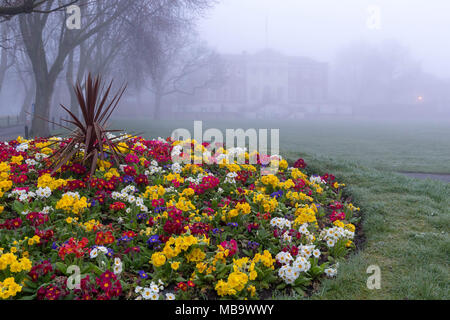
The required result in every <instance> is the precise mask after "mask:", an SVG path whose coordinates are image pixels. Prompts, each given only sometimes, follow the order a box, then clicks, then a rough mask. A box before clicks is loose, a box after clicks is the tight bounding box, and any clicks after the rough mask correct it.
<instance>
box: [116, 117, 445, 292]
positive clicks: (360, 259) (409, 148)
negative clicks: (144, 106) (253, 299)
mask: <svg viewBox="0 0 450 320" xmlns="http://www.w3.org/2000/svg"><path fill="white" fill-rule="evenodd" d="M112 126H113V127H114V128H120V129H125V130H126V131H127V132H129V133H139V134H141V135H142V136H145V137H158V136H161V137H167V136H170V135H171V133H172V131H173V130H174V129H177V128H186V129H188V130H190V131H191V132H193V121H159V122H156V123H155V122H154V121H151V120H148V119H121V120H115V121H114V122H113V124H112ZM212 127H214V128H219V129H222V130H224V129H225V128H243V129H248V128H267V129H270V128H279V129H280V148H281V153H282V154H283V155H285V156H286V157H287V158H289V159H291V160H295V159H297V158H298V157H303V158H304V159H305V160H306V161H307V163H308V164H309V167H308V169H309V170H310V171H313V172H317V173H325V172H330V173H332V174H334V175H336V176H337V178H338V181H339V182H343V183H346V184H347V186H348V187H347V189H346V190H347V194H348V196H350V197H352V199H353V201H354V203H355V204H357V205H358V206H360V207H361V210H362V211H363V223H362V225H363V231H364V234H365V237H366V242H365V244H364V247H363V248H362V249H361V250H359V251H358V252H356V253H354V254H352V255H351V257H349V259H348V260H347V261H346V262H344V263H341V265H340V269H339V275H338V277H337V279H331V280H325V281H324V282H323V284H322V286H321V287H320V288H319V289H318V290H317V291H316V292H315V293H314V294H313V296H312V298H313V299H449V298H450V294H449V292H450V268H449V265H450V261H449V260H450V238H449V234H448V231H449V225H450V184H446V183H444V182H439V181H432V180H417V179H412V178H408V177H405V176H403V175H401V174H398V173H396V172H399V171H412V172H427V173H433V172H434V173H450V122H449V121H447V122H444V121H440V122H438V121H434V122H433V121H427V122H419V121H416V122H408V123H398V122H394V121H383V122H382V121H368V120H361V121H352V120H325V119H324V120H301V121H296V122H294V121H286V122H283V123H274V122H268V121H259V122H249V121H234V122H230V121H204V122H203V128H204V129H203V130H206V129H207V128H212ZM369 265H378V266H379V267H380V268H381V289H380V290H369V289H367V287H366V281H367V278H368V276H369V274H367V273H366V270H367V267H368V266H369ZM276 298H284V299H285V298H299V297H284V296H283V297H276Z"/></svg>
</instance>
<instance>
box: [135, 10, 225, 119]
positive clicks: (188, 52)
mask: <svg viewBox="0 0 450 320" xmlns="http://www.w3.org/2000/svg"><path fill="white" fill-rule="evenodd" d="M195 17H196V16H195V14H194V15H186V14H185V12H184V11H178V10H174V11H171V12H169V13H167V12H166V14H165V15H164V16H161V15H157V16H155V17H151V18H149V17H148V16H146V17H145V19H144V20H143V21H142V20H139V19H137V20H134V21H128V23H129V26H130V30H131V31H130V32H129V33H130V40H129V48H130V49H129V50H128V51H129V52H131V53H132V54H128V64H126V65H127V67H128V68H129V69H130V70H132V71H131V72H132V73H133V78H134V80H135V82H136V83H135V84H136V87H146V86H145V83H146V82H147V80H149V82H150V87H146V88H147V89H149V90H150V91H151V92H152V94H153V96H154V103H153V117H154V118H155V119H159V118H160V116H161V109H162V100H163V98H164V97H166V96H169V95H172V94H176V93H184V94H189V95H192V94H194V93H195V92H196V90H198V89H202V88H206V87H208V86H211V85H213V84H215V83H216V82H218V81H220V80H219V79H220V77H221V72H220V71H221V68H220V67H219V66H220V65H221V63H220V59H219V57H218V55H217V54H216V53H215V52H214V51H213V50H211V49H210V48H208V47H207V46H205V45H204V44H202V43H200V42H199V41H198V37H197V35H196V32H195V29H194V21H195ZM200 73H201V74H203V75H202V76H197V77H196V76H195V75H199V74H200ZM188 79H189V81H187V80H188Z"/></svg>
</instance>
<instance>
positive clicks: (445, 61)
mask: <svg viewBox="0 0 450 320" xmlns="http://www.w3.org/2000/svg"><path fill="white" fill-rule="evenodd" d="M219 1H220V2H219V3H218V4H217V5H216V6H215V7H214V8H213V9H212V10H211V11H210V12H208V13H207V15H206V17H205V18H204V19H202V20H201V21H200V24H199V31H200V34H201V36H202V37H203V38H204V39H205V40H207V41H208V42H209V44H210V45H211V46H213V47H214V48H215V49H217V50H218V51H220V52H224V53H240V52H242V51H249V52H254V51H256V50H258V49H261V48H264V47H265V46H266V32H265V29H266V27H265V26H266V17H268V19H267V20H268V26H269V27H268V30H269V32H268V43H269V47H271V48H274V49H278V50H280V51H282V52H284V53H286V54H292V55H303V56H311V57H315V58H317V59H318V60H321V61H325V62H331V61H332V60H333V58H334V57H335V54H336V52H337V50H338V49H339V48H341V47H342V46H345V45H347V44H349V43H350V42H352V41H359V40H364V41H369V42H379V41H381V40H383V39H397V40H399V41H400V42H401V43H402V44H404V45H406V46H408V47H409V48H410V49H411V53H412V55H413V56H414V57H415V58H416V59H417V60H419V61H421V62H422V66H423V68H424V70H426V71H429V72H431V73H434V74H436V75H439V76H442V77H450V0H219ZM370 6H377V7H378V8H379V9H380V14H381V15H380V18H381V19H380V23H381V24H380V29H374V28H369V27H368V20H369V16H370V13H369V10H368V8H369V7H370ZM372 25H373V24H372Z"/></svg>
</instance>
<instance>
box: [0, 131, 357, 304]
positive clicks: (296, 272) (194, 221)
mask: <svg viewBox="0 0 450 320" xmlns="http://www.w3.org/2000/svg"><path fill="white" fill-rule="evenodd" d="M55 141H56V142H57V143H56V144H53V145H51V144H52V143H54V142H55ZM66 143H67V141H66V140H62V139H60V138H52V139H50V140H46V139H36V140H29V141H26V140H22V139H21V138H20V137H19V138H18V139H17V140H16V141H10V142H9V143H0V199H1V202H0V203H1V205H0V299H46V300H57V299H119V298H120V299H155V300H156V299H175V298H176V299H219V298H225V299H260V298H271V297H272V293H273V292H275V291H278V292H284V293H287V294H289V293H290V292H292V291H293V290H294V291H296V292H298V293H299V294H304V292H305V290H307V289H309V288H312V287H313V285H314V283H317V282H319V281H320V279H321V278H323V277H327V276H328V277H333V276H335V275H336V273H337V266H338V262H339V260H340V259H343V258H345V256H346V255H347V253H348V251H349V250H351V249H352V248H353V247H354V244H353V242H352V240H353V238H354V235H355V222H357V221H358V219H359V217H358V211H359V209H358V208H355V207H354V206H353V205H352V204H351V203H347V202H345V201H344V200H343V199H342V194H341V193H342V187H343V186H344V185H342V184H339V183H338V182H336V181H335V178H334V176H332V175H330V174H325V175H323V176H308V175H307V173H306V169H305V167H306V164H305V163H304V161H303V160H301V159H299V160H298V161H297V162H296V163H295V164H294V165H293V166H292V167H289V166H288V163H287V162H286V161H285V160H282V158H281V157H280V156H272V157H271V158H270V160H271V161H273V162H276V164H278V166H279V171H278V172H277V173H276V174H269V175H261V172H262V171H261V169H264V168H265V166H263V165H261V164H260V162H258V163H259V164H258V165H248V164H241V165H238V164H236V163H233V162H231V161H230V159H229V158H231V157H230V155H239V154H244V151H243V150H240V149H233V150H228V151H225V150H223V149H222V148H221V149H219V150H217V152H216V153H215V154H214V155H211V154H210V153H208V152H207V150H206V147H208V144H206V143H205V144H203V145H198V144H197V143H196V142H195V141H185V142H179V141H175V142H174V141H171V140H170V139H167V140H163V139H158V140H151V141H149V140H144V139H142V138H137V137H135V138H131V139H127V140H124V141H123V142H122V143H121V144H119V148H120V149H121V151H122V152H123V153H125V154H126V158H125V162H126V163H124V164H123V165H120V166H118V165H116V164H115V163H114V162H113V161H111V162H109V161H102V160H98V167H97V170H96V171H95V175H94V176H93V177H89V170H88V168H86V167H84V166H83V165H81V164H80V163H81V162H78V161H72V162H68V163H67V164H66V165H64V166H62V168H61V169H60V170H58V172H57V173H56V174H54V175H53V176H52V175H50V172H51V171H50V169H49V168H50V165H51V159H50V156H51V155H52V154H53V153H54V152H55V150H57V149H59V148H61V147H63V146H64V145H65V144H66ZM183 144H187V145H189V144H190V145H191V146H192V150H200V151H201V152H202V153H203V156H204V158H205V160H207V161H208V164H203V165H194V164H185V165H183V164H181V165H180V164H178V163H172V160H171V159H172V158H173V157H184V158H186V156H187V157H189V154H187V155H186V154H183V153H181V146H182V145H183ZM245 156H246V158H247V159H248V158H249V156H253V155H248V154H246V153H245ZM192 157H193V155H192ZM257 157H258V161H260V160H261V159H262V158H263V156H262V155H261V157H260V155H257Z"/></svg>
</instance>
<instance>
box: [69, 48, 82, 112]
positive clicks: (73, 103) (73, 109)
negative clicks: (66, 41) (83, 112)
mask: <svg viewBox="0 0 450 320" xmlns="http://www.w3.org/2000/svg"><path fill="white" fill-rule="evenodd" d="M73 56H74V52H73V51H72V52H71V53H70V54H69V57H68V62H67V72H66V84H67V89H68V90H69V95H70V112H72V113H73V114H74V115H75V116H76V117H78V115H79V113H78V109H79V108H78V103H77V96H76V94H75V91H74V89H73V85H74V81H73V73H74V72H73V69H74V61H73Z"/></svg>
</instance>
